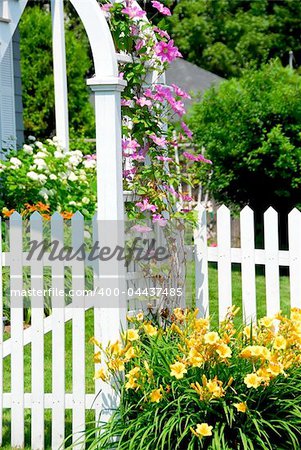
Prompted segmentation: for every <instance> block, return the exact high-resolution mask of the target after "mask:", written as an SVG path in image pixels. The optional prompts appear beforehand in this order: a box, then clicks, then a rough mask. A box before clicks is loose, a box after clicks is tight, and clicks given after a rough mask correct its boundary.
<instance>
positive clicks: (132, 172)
mask: <svg viewBox="0 0 301 450" xmlns="http://www.w3.org/2000/svg"><path fill="white" fill-rule="evenodd" d="M136 172H137V167H133V168H132V169H128V170H124V171H123V176H124V178H125V179H126V180H129V181H132V180H133V178H134V175H135V173H136Z"/></svg>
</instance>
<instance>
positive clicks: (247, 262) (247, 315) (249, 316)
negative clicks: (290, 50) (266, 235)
mask: <svg viewBox="0 0 301 450" xmlns="http://www.w3.org/2000/svg"><path fill="white" fill-rule="evenodd" d="M240 239H241V252H242V261H241V277H242V307H243V317H244V320H245V322H253V321H255V320H256V275H255V251H254V248H255V234H254V212H253V211H252V210H251V208H249V207H248V206H246V207H245V208H244V209H243V210H242V211H241V213H240Z"/></svg>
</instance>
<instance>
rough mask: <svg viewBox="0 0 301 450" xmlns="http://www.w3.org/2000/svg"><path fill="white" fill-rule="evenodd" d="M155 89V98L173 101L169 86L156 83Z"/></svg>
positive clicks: (160, 100)
mask: <svg viewBox="0 0 301 450" xmlns="http://www.w3.org/2000/svg"><path fill="white" fill-rule="evenodd" d="M155 90H156V94H155V95H154V99H155V100H158V101H159V102H163V101H164V100H167V101H168V102H172V101H174V98H173V96H172V92H171V90H170V88H169V87H167V86H162V85H161V84H157V85H156V86H155Z"/></svg>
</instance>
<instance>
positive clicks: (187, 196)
mask: <svg viewBox="0 0 301 450" xmlns="http://www.w3.org/2000/svg"><path fill="white" fill-rule="evenodd" d="M181 198H182V200H183V201H184V202H191V201H192V200H193V198H192V197H190V195H187V194H181Z"/></svg>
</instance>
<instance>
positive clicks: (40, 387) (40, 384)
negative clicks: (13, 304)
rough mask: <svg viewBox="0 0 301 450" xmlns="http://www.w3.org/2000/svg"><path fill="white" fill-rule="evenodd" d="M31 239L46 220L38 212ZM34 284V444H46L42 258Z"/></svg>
mask: <svg viewBox="0 0 301 450" xmlns="http://www.w3.org/2000/svg"><path fill="white" fill-rule="evenodd" d="M30 239H31V240H32V241H37V242H42V239H43V221H42V217H41V216H40V214H39V213H38V212H34V213H33V215H32V216H31V217H30ZM30 275H31V288H32V289H36V292H37V293H36V294H35V296H34V297H32V299H31V329H32V343H31V366H32V371H31V402H32V407H31V448H32V449H33V450H40V449H41V448H44V433H45V428H44V376H43V374H44V297H43V295H42V294H39V291H40V292H43V287H44V277H43V264H42V263H41V261H32V264H31V274H30Z"/></svg>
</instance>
